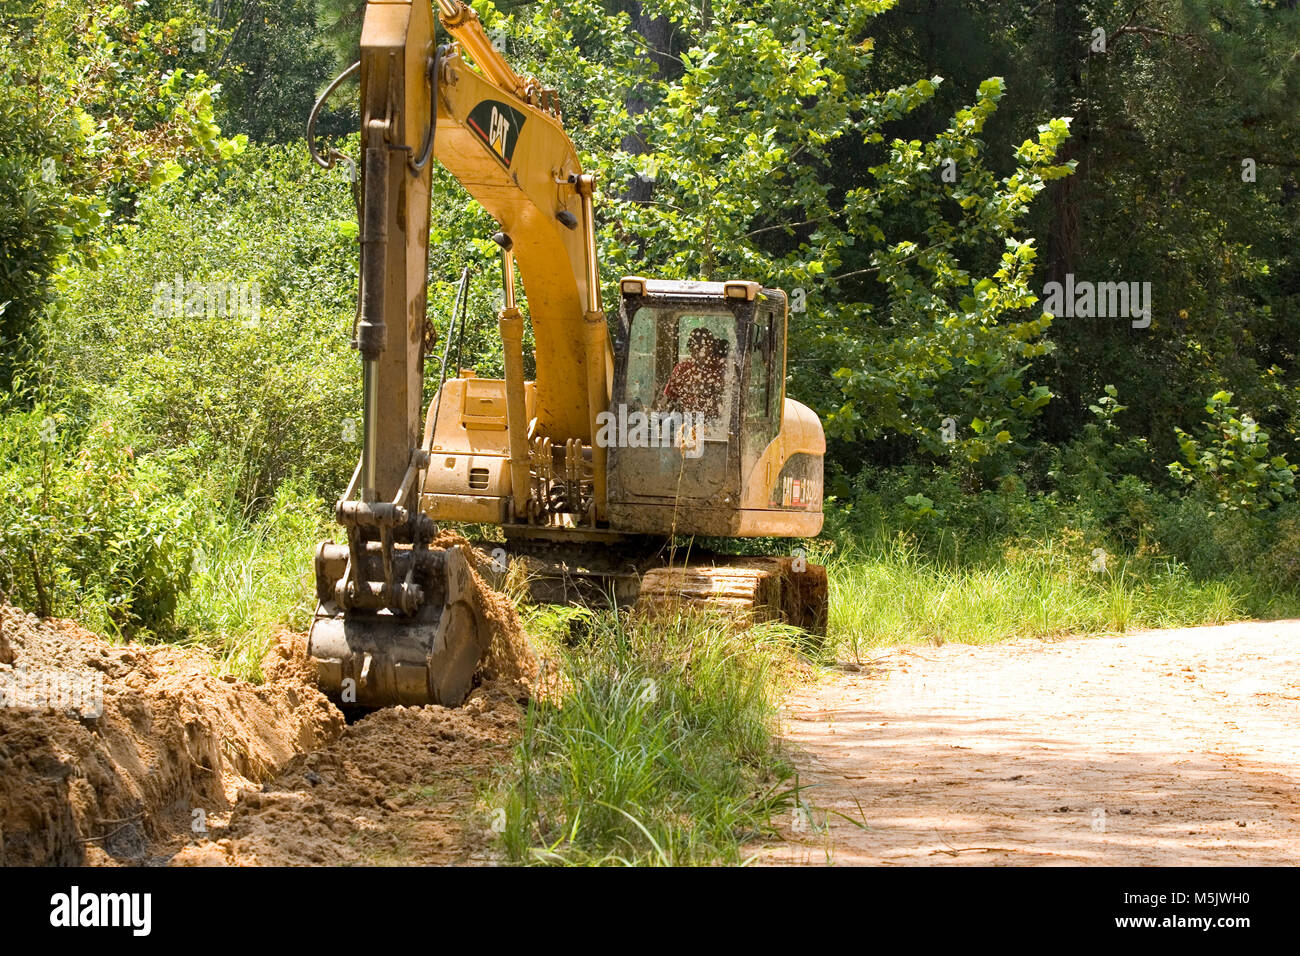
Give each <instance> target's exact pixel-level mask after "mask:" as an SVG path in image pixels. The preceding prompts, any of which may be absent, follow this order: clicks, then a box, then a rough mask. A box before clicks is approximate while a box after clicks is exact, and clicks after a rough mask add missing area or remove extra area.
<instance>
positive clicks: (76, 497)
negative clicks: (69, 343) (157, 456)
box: [0, 406, 195, 636]
mask: <svg viewBox="0 0 1300 956" xmlns="http://www.w3.org/2000/svg"><path fill="white" fill-rule="evenodd" d="M194 538H195V528H194V513H193V509H192V508H191V506H190V505H189V504H188V503H187V502H186V500H185V499H184V498H183V497H181V496H176V495H174V494H171V493H170V489H169V476H167V474H166V469H165V468H164V467H162V464H161V463H160V462H157V461H154V460H152V459H150V458H148V457H141V456H137V454H136V452H135V450H134V449H133V448H132V447H131V446H130V444H128V443H127V441H126V439H125V437H124V436H123V435H122V433H121V431H120V430H119V429H118V428H117V427H116V426H115V424H114V422H112V421H111V420H105V421H101V422H97V423H95V424H94V425H92V426H90V427H88V428H84V429H81V430H80V431H78V430H75V429H73V428H69V427H67V422H66V419H65V417H64V416H63V415H61V414H59V413H58V412H57V411H54V410H52V409H47V408H45V407H44V406H37V407H36V408H34V409H32V410H28V411H21V410H11V411H9V412H7V413H6V414H5V415H4V417H3V418H0V552H2V553H3V560H0V588H2V589H3V590H4V591H5V592H6V593H7V595H8V597H9V599H10V600H11V601H13V602H15V603H17V604H19V605H21V606H24V607H29V608H31V609H33V610H34V611H36V612H37V613H39V614H42V615H49V614H59V615H62V616H67V617H76V618H77V619H78V620H79V621H80V622H81V623H82V624H83V625H84V626H86V627H90V628H94V629H96V630H99V631H102V632H104V633H108V634H121V635H123V636H141V635H148V634H150V633H159V634H163V635H166V634H170V633H172V632H173V628H172V625H173V616H174V614H175V611H176V606H177V602H178V600H179V598H180V596H181V594H182V593H183V592H184V590H185V589H186V587H188V584H189V574H190V567H189V565H190V557H191V551H192V548H193V542H194Z"/></svg>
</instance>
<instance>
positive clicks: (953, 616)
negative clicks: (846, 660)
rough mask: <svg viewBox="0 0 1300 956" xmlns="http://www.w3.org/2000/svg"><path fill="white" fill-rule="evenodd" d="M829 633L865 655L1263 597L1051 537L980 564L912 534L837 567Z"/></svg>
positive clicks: (1168, 621)
mask: <svg viewBox="0 0 1300 956" xmlns="http://www.w3.org/2000/svg"><path fill="white" fill-rule="evenodd" d="M828 570H829V575H830V587H831V599H830V600H831V606H830V627H829V634H830V638H831V641H832V643H833V644H834V646H835V647H836V649H837V650H838V651H839V653H841V654H844V655H846V656H851V657H860V656H862V655H863V654H865V653H867V652H869V651H870V650H871V649H872V648H874V647H878V646H881V645H885V644H893V643H907V642H925V641H961V642H966V643H974V644H984V643H989V642H992V641H998V640H1004V639H1008V638H1022V637H1052V636H1058V635H1065V634H1083V633H1098V632H1113V631H1125V630H1129V629H1133V628H1146V627H1178V626H1188V625H1195V624H1215V623H1221V622H1223V621H1229V620H1235V619H1240V618H1241V617H1243V616H1245V615H1247V614H1248V613H1251V612H1252V611H1255V610H1256V609H1257V608H1258V606H1259V604H1260V601H1261V599H1262V598H1261V595H1260V594H1259V593H1258V592H1257V589H1256V588H1255V586H1254V584H1253V582H1251V581H1250V580H1248V579H1239V578H1233V577H1225V578H1222V579H1219V580H1213V581H1196V580H1193V579H1192V577H1191V576H1190V575H1189V574H1188V573H1187V572H1186V570H1185V569H1183V568H1182V567H1181V566H1180V565H1178V564H1177V563H1176V562H1171V561H1162V560H1156V559H1150V558H1140V559H1139V558H1133V557H1128V558H1115V557H1111V558H1109V559H1107V560H1105V561H1104V563H1103V562H1102V561H1099V560H1098V558H1097V557H1096V556H1092V555H1089V554H1087V553H1086V552H1080V551H1079V550H1078V549H1072V548H1069V547H1065V546H1062V545H1060V544H1059V543H1057V542H1054V541H1052V540H1048V542H1047V543H1045V544H1043V545H1041V546H1035V547H1033V548H1031V549H1028V550H1017V549H1016V548H1009V549H1007V550H1006V551H1005V552H1004V553H1003V554H1002V555H1001V557H1000V559H997V560H993V561H984V562H980V563H974V564H962V563H959V562H956V561H947V560H939V559H935V558H931V557H927V556H925V555H923V554H922V553H921V552H920V550H919V549H918V548H917V547H916V545H915V543H914V542H913V541H911V540H910V539H909V538H907V537H906V536H902V535H895V536H893V537H888V538H886V537H881V538H879V539H877V540H876V541H874V542H873V543H872V545H871V546H869V547H852V548H850V549H849V550H847V551H845V552H842V553H840V554H838V555H837V556H835V557H834V558H833V559H832V560H831V563H830V566H829V569H828Z"/></svg>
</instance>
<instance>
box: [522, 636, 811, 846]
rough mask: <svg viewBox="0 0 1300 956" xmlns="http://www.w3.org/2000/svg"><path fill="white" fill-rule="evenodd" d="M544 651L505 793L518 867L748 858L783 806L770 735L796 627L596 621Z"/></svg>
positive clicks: (783, 786)
mask: <svg viewBox="0 0 1300 956" xmlns="http://www.w3.org/2000/svg"><path fill="white" fill-rule="evenodd" d="M585 630H586V631H587V634H586V636H585V637H583V638H581V639H580V640H579V641H578V642H577V643H576V644H575V645H573V646H568V645H565V644H558V645H557V646H556V648H555V650H554V652H553V654H552V655H550V656H549V657H548V659H547V661H548V667H547V670H548V674H547V675H546V676H545V677H544V679H543V686H544V688H545V690H544V692H543V694H542V695H540V699H538V700H535V701H534V702H533V703H532V704H530V706H529V709H528V713H527V716H526V719H525V721H524V727H523V739H522V741H521V742H520V743H519V745H518V747H517V749H516V752H515V759H514V765H513V766H512V767H510V768H509V771H508V776H507V778H506V779H505V780H504V781H503V784H502V786H501V790H500V793H499V800H500V805H501V806H503V807H504V809H505V811H506V813H505V821H506V823H505V830H504V833H503V840H504V845H505V849H506V852H507V855H508V856H509V858H510V859H511V860H513V861H515V862H534V863H550V864H584V865H590V864H598V865H599V864H615V865H618V864H623V865H664V866H672V865H687V864H708V863H724V864H736V863H741V862H743V854H742V847H743V846H744V845H745V844H746V843H747V842H749V841H750V840H752V839H754V838H755V837H757V836H760V835H762V834H767V833H771V832H772V827H771V823H770V821H771V819H772V817H773V816H774V815H775V814H777V813H779V812H781V811H783V810H785V809H788V807H789V806H790V802H791V799H792V790H791V788H790V787H789V786H788V784H787V781H788V780H789V779H790V776H791V771H790V768H789V767H788V766H787V765H786V764H785V763H784V762H783V760H782V759H781V757H780V755H779V754H778V752H777V750H776V748H775V746H774V742H773V739H772V732H773V729H774V725H775V718H776V712H777V710H776V708H777V701H778V699H779V696H780V692H781V688H782V687H783V686H784V685H785V683H786V681H787V680H788V679H789V676H790V674H791V672H792V666H793V664H794V661H795V652H794V647H795V640H796V636H795V634H793V633H792V632H791V630H790V629H788V628H785V627H783V626H780V625H760V626H757V627H752V628H748V629H745V628H738V627H737V626H735V625H734V624H732V623H729V622H728V621H726V620H725V619H723V618H721V617H719V616H716V615H694V614H686V613H681V614H678V615H677V616H675V617H672V618H669V619H663V618H660V619H645V618H635V617H630V616H628V615H627V614H618V613H614V612H597V613H594V614H592V615H591V616H590V621H589V626H588V627H587V628H585Z"/></svg>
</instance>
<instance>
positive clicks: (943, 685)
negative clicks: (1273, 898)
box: [760, 621, 1300, 865]
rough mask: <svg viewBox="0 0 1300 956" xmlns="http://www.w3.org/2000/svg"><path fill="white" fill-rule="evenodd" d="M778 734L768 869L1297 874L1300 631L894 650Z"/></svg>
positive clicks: (810, 699)
mask: <svg viewBox="0 0 1300 956" xmlns="http://www.w3.org/2000/svg"><path fill="white" fill-rule="evenodd" d="M782 725H783V736H784V738H785V740H786V741H787V742H788V744H789V746H790V749H791V751H792V754H793V755H794V759H795V762H796V765H797V766H798V767H799V769H800V783H801V784H803V785H804V786H806V787H807V788H808V789H807V790H806V791H804V802H805V804H806V809H798V810H796V811H795V813H794V814H792V815H791V818H790V819H789V820H788V821H787V825H786V826H785V827H784V836H785V837H786V839H787V841H788V842H787V843H785V844H777V845H773V846H770V847H767V848H765V849H763V850H762V851H761V854H760V860H761V861H762V862H765V863H770V864H790V863H795V864H820V865H824V864H826V863H827V862H830V863H834V864H839V865H853V864H883V865H927V864H930V865H934V864H937V865H970V864H974V865H993V864H1012V865H1040V864H1086V865H1177V864H1190V865H1197V864H1218V865H1232V864H1265V865H1267V864H1295V863H1297V862H1300V789H1297V787H1298V785H1300V621H1280V622H1272V623H1243V624H1229V625H1223V626H1220V627H1205V628H1190V629H1185V630H1166V631H1151V632H1145V633H1134V634H1130V635H1126V636H1123V637H1109V638H1074V639H1069V640H1064V641H1058V642H1051V643H1043V642H1039V641H1019V642H1015V643H1010V644H1001V645H993V646H969V645H960V644H949V645H945V646H942V647H907V648H898V649H895V650H893V651H891V652H889V653H887V654H884V655H883V656H882V657H880V658H879V659H877V660H875V661H874V662H873V663H872V664H871V665H870V666H867V667H864V668H863V670H862V671H861V672H860V673H835V674H834V675H832V676H831V677H829V678H827V679H826V680H824V681H821V682H819V683H816V684H812V685H809V686H806V687H803V688H801V689H800V690H798V691H797V692H796V693H795V694H794V696H793V697H791V698H790V699H789V700H788V701H787V703H786V705H785V709H784V711H783V718H782Z"/></svg>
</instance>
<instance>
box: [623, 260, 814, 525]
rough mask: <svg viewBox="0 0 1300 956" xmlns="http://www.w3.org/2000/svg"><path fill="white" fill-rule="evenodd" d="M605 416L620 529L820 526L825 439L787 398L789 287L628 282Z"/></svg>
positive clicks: (809, 416) (803, 411) (631, 279)
mask: <svg viewBox="0 0 1300 956" xmlns="http://www.w3.org/2000/svg"><path fill="white" fill-rule="evenodd" d="M620 293H621V296H620V299H621V301H620V308H619V325H620V327H619V347H618V348H616V349H615V366H614V386H613V396H612V401H611V408H610V412H609V415H608V417H607V422H608V423H609V426H610V427H609V430H608V431H607V432H606V434H605V436H604V439H605V441H604V443H605V444H606V445H607V447H608V448H609V483H608V488H609V517H610V524H611V526H613V527H615V528H617V529H619V530H620V531H630V532H636V533H645V534H674V533H677V534H706V535H719V536H741V535H747V536H756V535H782V536H794V535H800V536H802V535H814V534H816V533H817V531H819V530H820V527H821V477H822V472H821V466H822V455H823V453H824V451H825V440H824V438H823V435H822V430H821V424H820V422H818V421H817V420H816V417H815V416H814V415H813V413H812V412H811V411H809V410H808V409H807V408H805V407H804V406H802V405H800V404H799V403H797V402H794V401H791V400H789V399H787V398H786V397H785V355H786V324H787V314H788V306H787V302H786V296H785V293H784V292H782V291H781V290H779V289H767V288H763V287H762V286H761V285H760V284H759V283H757V282H741V281H732V282H669V281H658V280H653V279H643V278H641V277H639V276H630V277H628V278H625V279H623V280H622V282H621V283H620Z"/></svg>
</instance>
